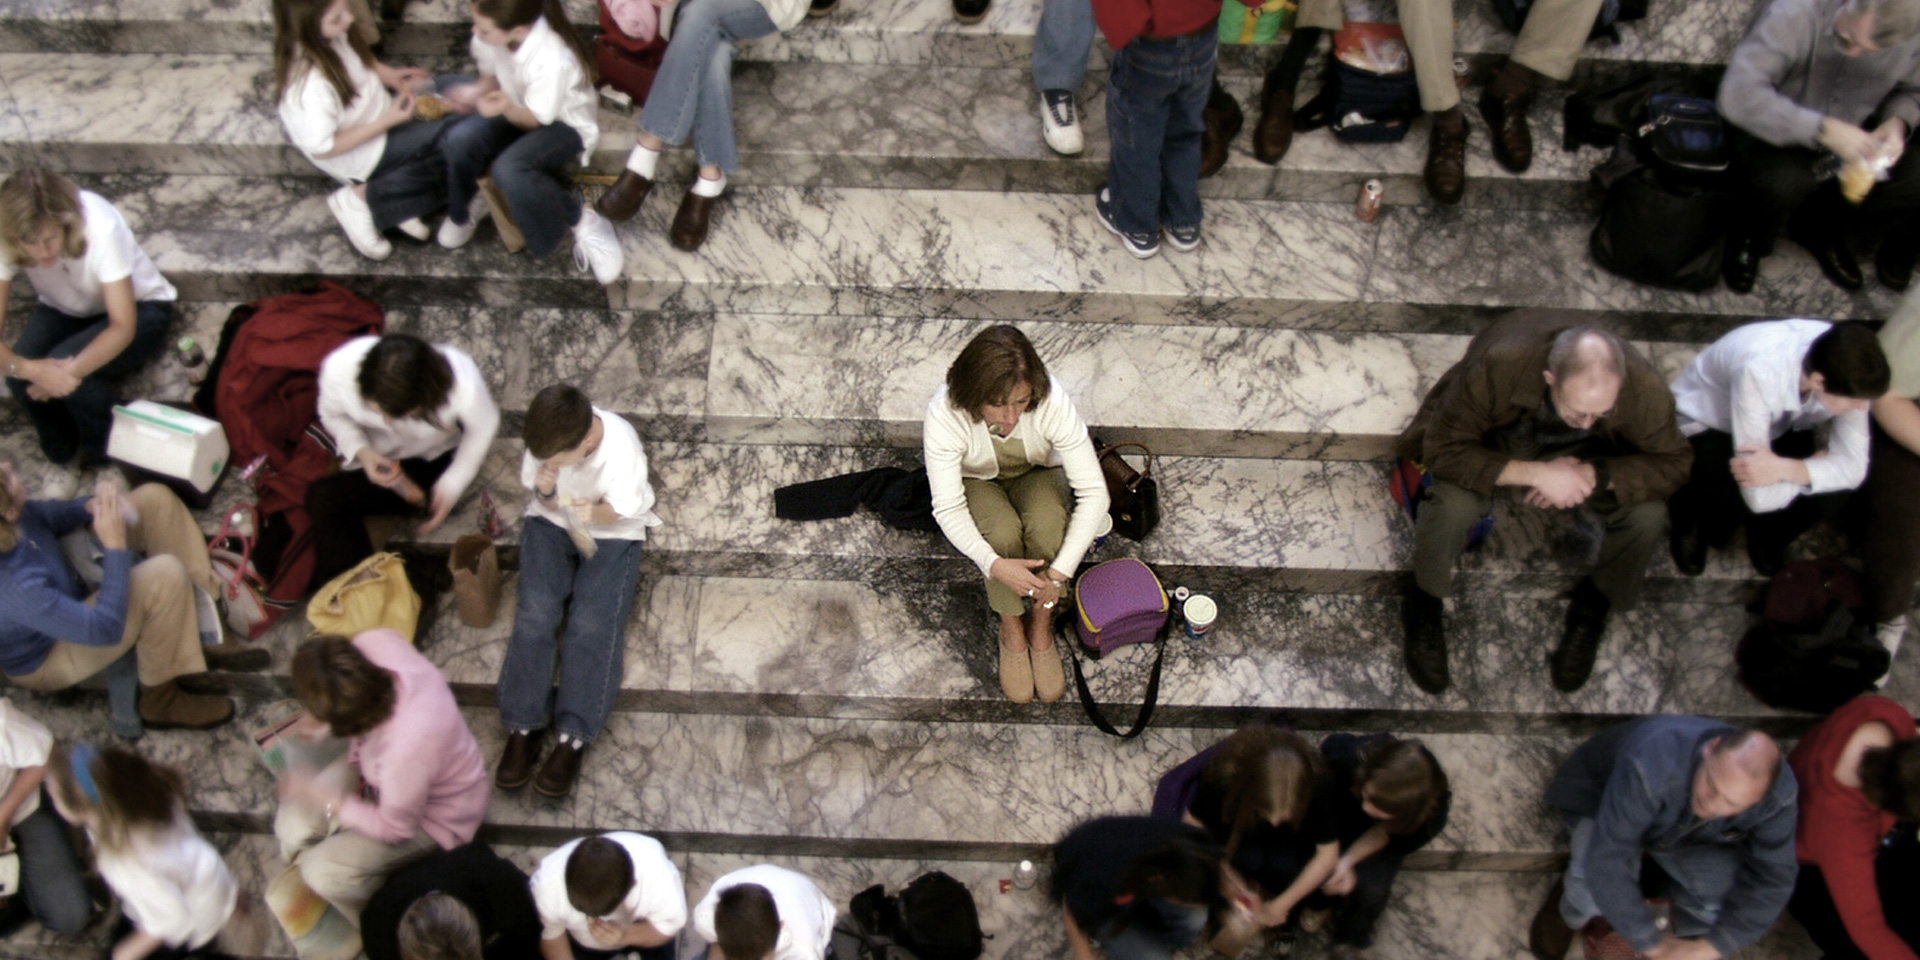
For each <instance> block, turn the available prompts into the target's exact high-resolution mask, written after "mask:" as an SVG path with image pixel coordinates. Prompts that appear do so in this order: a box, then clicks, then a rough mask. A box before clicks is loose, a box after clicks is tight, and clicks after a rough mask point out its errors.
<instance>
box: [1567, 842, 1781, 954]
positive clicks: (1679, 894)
mask: <svg viewBox="0 0 1920 960" xmlns="http://www.w3.org/2000/svg"><path fill="white" fill-rule="evenodd" d="M1567 827H1568V829H1569V830H1571V831H1572V833H1573V841H1572V844H1571V846H1572V848H1573V851H1572V853H1573V856H1572V859H1571V861H1570V862H1569V863H1568V864H1567V876H1566V888H1565V889H1566V892H1565V893H1563V894H1562V895H1561V897H1560V918H1561V919H1562V920H1565V921H1566V922H1567V926H1569V927H1572V928H1573V929H1575V930H1580V929H1582V928H1584V927H1585V926H1586V925H1587V924H1588V923H1589V922H1591V921H1592V920H1593V919H1594V918H1596V917H1599V916H1601V913H1600V905H1599V904H1598V903H1596V902H1594V899H1593V888H1592V887H1590V886H1588V885H1587V851H1588V850H1590V849H1592V847H1593V834H1594V821H1593V819H1592V818H1590V817H1579V816H1569V817H1568V818H1567ZM1647 855H1648V856H1650V857H1652V858H1653V862H1654V863H1657V864H1659V865H1660V869H1662V870H1664V871H1666V873H1667V876H1668V877H1670V878H1672V881H1673V882H1672V887H1671V889H1670V890H1668V891H1667V893H1668V895H1669V897H1670V898H1671V899H1672V901H1673V933H1674V935H1675V936H1678V937H1684V938H1689V939H1691V938H1694V937H1700V936H1704V935H1705V934H1706V933H1707V931H1709V930H1712V929H1713V925H1714V921H1716V920H1718V919H1719V917H1720V908H1721V905H1722V904H1723V903H1724V902H1725V901H1726V899H1727V894H1728V893H1730V892H1732V890H1733V888H1734V884H1735V882H1736V881H1738V880H1739V878H1740V868H1741V866H1742V865H1743V864H1744V863H1745V862H1746V851H1745V849H1744V848H1743V847H1741V846H1738V845H1735V846H1720V845H1717V844H1707V843H1698V844H1684V845H1681V846H1676V847H1666V848H1661V847H1655V848H1650V849H1648V850H1647Z"/></svg>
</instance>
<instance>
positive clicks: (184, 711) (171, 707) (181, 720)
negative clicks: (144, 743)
mask: <svg viewBox="0 0 1920 960" xmlns="http://www.w3.org/2000/svg"><path fill="white" fill-rule="evenodd" d="M232 719H233V701H232V700H229V699H227V698H226V697H217V696H211V695H208V694H197V693H188V692H186V691H185V690H182V689H180V684H179V683H177V682H175V681H173V680H169V681H167V682H166V683H163V684H160V685H159V686H154V687H148V686H142V687H141V688H140V720H141V722H142V723H144V724H146V725H147V727H149V728H150V729H154V730H209V729H212V728H214V727H217V726H219V725H221V724H223V723H226V722H227V721H229V720H232Z"/></svg>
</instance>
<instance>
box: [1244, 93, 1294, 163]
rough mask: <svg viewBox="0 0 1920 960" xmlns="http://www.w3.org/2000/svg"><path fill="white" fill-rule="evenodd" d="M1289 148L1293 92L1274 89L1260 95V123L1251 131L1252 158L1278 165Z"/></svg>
mask: <svg viewBox="0 0 1920 960" xmlns="http://www.w3.org/2000/svg"><path fill="white" fill-rule="evenodd" d="M1292 146H1293V91H1292V90H1282V89H1278V88H1275V89H1273V90H1268V91H1266V92H1264V93H1262V94H1261V95H1260V122H1259V123H1257V124H1254V127H1253V158H1254V159H1255V160H1258V161H1260V162H1261V163H1266V164H1274V163H1279V162H1280V158H1281V157H1284V156H1286V155H1287V150H1288V149H1290V148H1291V147H1292Z"/></svg>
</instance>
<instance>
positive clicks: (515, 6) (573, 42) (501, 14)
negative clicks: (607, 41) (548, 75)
mask: <svg viewBox="0 0 1920 960" xmlns="http://www.w3.org/2000/svg"><path fill="white" fill-rule="evenodd" d="M473 11H474V12H475V13H478V14H480V15H481V16H484V17H486V18H487V19H488V20H492V21H493V22H494V25H495V26H498V27H499V28H500V29H502V30H515V29H518V28H520V27H524V26H526V25H528V24H530V23H532V22H534V21H535V20H538V19H540V18H541V17H546V18H547V26H549V27H551V28H553V32H554V33H557V34H559V35H560V39H562V40H565V41H566V42H567V47H568V48H569V49H571V50H572V51H573V56H574V59H576V60H579V61H580V69H581V71H582V72H584V73H585V74H586V75H587V86H589V87H595V86H599V85H600V71H599V69H598V68H597V67H596V63H597V61H596V60H595V59H594V56H593V51H592V50H591V49H588V47H587V43H586V41H584V40H582V39H580V32H579V31H577V30H575V29H573V21H571V20H568V19H567V9H566V7H565V5H563V4H561V2H560V0H473Z"/></svg>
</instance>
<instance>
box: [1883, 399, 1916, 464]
mask: <svg viewBox="0 0 1920 960" xmlns="http://www.w3.org/2000/svg"><path fill="white" fill-rule="evenodd" d="M1873 419H1874V421H1875V422H1876V423H1878V424H1880V429H1882V430H1885V431H1886V432H1887V436H1889V437H1891V438H1893V442H1895V443H1898V444H1899V445H1901V446H1903V447H1906V448H1907V451H1908V452H1909V453H1914V454H1920V403H1914V402H1913V398H1912V397H1903V396H1900V395H1899V394H1897V393H1889V394H1887V395H1886V396H1884V397H1881V398H1880V399H1878V400H1875V401H1874V402H1873Z"/></svg>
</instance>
